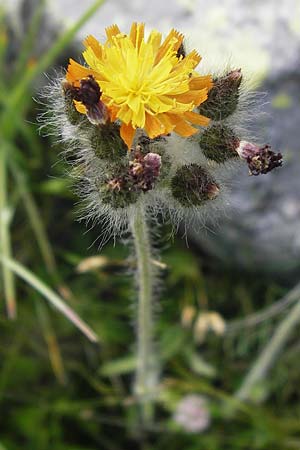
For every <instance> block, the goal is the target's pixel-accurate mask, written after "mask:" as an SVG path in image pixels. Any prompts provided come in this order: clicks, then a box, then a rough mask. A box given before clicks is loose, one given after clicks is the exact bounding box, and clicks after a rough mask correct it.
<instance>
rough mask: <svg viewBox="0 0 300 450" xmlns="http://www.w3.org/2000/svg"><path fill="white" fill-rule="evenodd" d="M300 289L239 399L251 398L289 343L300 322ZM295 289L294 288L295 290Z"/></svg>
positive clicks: (255, 364) (257, 362) (257, 360)
mask: <svg viewBox="0 0 300 450" xmlns="http://www.w3.org/2000/svg"><path fill="white" fill-rule="evenodd" d="M297 290H298V301H297V303H296V305H294V307H293V308H292V309H291V310H290V312H289V313H288V314H287V315H286V317H285V318H284V319H283V320H282V321H281V322H280V323H279V325H278V326H277V328H276V330H275V333H274V334H273V336H272V337H271V339H270V340H269V342H268V343H267V345H266V346H265V347H264V348H263V350H262V352H261V353H260V354H259V356H258V358H257V359H256V361H255V362H254V364H253V366H252V367H251V370H250V371H249V372H248V373H247V375H246V377H245V379H244V381H243V383H242V385H241V387H240V389H239V390H238V392H237V393H236V394H235V396H236V398H238V399H239V400H243V401H244V400H249V399H251V397H252V396H253V392H254V390H255V388H256V386H258V384H259V383H260V382H261V381H263V380H264V379H265V378H266V377H267V374H268V372H269V370H270V369H271V368H272V367H273V365H274V364H275V363H276V361H278V357H279V354H280V352H281V350H282V349H283V347H284V346H285V344H286V343H287V341H288V339H289V337H290V336H291V334H292V332H293V331H294V330H295V327H296V326H297V325H298V324H299V323H300V288H299V286H298V287H297ZM293 291H294V290H293Z"/></svg>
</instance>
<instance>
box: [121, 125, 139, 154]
mask: <svg viewBox="0 0 300 450" xmlns="http://www.w3.org/2000/svg"><path fill="white" fill-rule="evenodd" d="M134 135H135V129H134V128H133V126H132V125H131V124H130V123H129V124H128V125H126V124H125V123H122V125H121V128H120V136H121V138H122V139H123V141H124V142H125V144H126V145H127V147H128V150H130V149H131V146H132V142H133V138H134Z"/></svg>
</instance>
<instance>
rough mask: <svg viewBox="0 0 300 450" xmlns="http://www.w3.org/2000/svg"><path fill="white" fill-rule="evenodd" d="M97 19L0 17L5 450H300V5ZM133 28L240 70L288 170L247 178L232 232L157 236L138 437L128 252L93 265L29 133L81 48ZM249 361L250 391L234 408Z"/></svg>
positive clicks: (185, 6)
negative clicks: (151, 359)
mask: <svg viewBox="0 0 300 450" xmlns="http://www.w3.org/2000/svg"><path fill="white" fill-rule="evenodd" d="M98 3H100V2H98ZM93 4H94V2H92V1H90V0H89V1H87V0H85V1H82V2H75V1H71V0H51V2H50V1H49V2H47V1H42V0H9V1H8V0H7V1H5V0H1V1H0V127H1V134H0V154H1V158H0V210H1V214H0V229H1V232H0V235H1V243H0V245H1V258H2V261H5V263H3V265H2V273H1V277H2V278H1V286H0V295H1V315H0V450H19V449H20V448H22V449H25V450H48V449H49V450H50V448H51V450H52V449H55V450H79V449H81V450H96V449H101V450H102V449H105V450H106V449H107V450H124V449H127V448H128V449H143V450H146V449H147V450H148V449H153V450H159V449H166V448H167V449H168V448H172V449H175V450H176V449H178V450H179V449H180V450H181V449H185V450H198V449H202V448H203V449H205V450H214V449H216V450H221V449H222V450H223V449H230V450H235V449H248V448H251V449H268V450H276V449H278V450H285V449H299V448H300V405H299V394H300V391H299V386H300V385H299V378H300V362H299V360H300V359H299V350H300V341H299V332H298V331H297V330H299V322H300V317H299V322H298V315H299V316H300V314H299V312H298V310H297V302H299V301H300V288H299V286H298V285H297V283H298V281H299V275H300V200H299V190H300V178H299V175H298V174H299V172H300V158H299V152H300V127H299V124H300V1H299V0H284V1H282V2H278V1H275V0H265V1H263V2H262V1H259V0H243V1H242V0H223V1H222V2H221V1H218V0H211V1H210V2H205V1H204V0H169V1H168V2H162V1H158V0H153V1H151V2H150V1H146V0H132V1H130V0H123V1H122V0H107V1H106V2H104V4H103V5H102V6H101V7H100V8H99V9H98V10H97V11H94V12H93V14H90V17H89V18H88V17H87V16H86V17H85V16H84V15H85V14H86V11H87V10H88V9H89V8H91V7H92V5H93ZM95 9H96V8H95ZM85 19H87V20H85ZM132 21H143V22H145V23H146V25H147V29H148V30H150V29H151V28H157V29H159V30H161V31H163V32H165V33H167V32H168V31H169V30H170V28H173V27H174V28H177V29H179V30H180V31H182V32H183V33H184V34H185V35H186V38H187V45H188V46H189V47H190V48H196V49H197V50H198V51H199V52H200V54H201V55H202V56H203V61H202V62H201V66H202V68H203V70H204V71H217V72H218V71H221V72H224V71H226V69H227V68H228V69H229V68H242V70H243V73H244V78H245V86H247V87H248V88H249V89H255V90H257V91H258V93H259V94H258V95H257V98H258V101H259V103H260V105H261V106H260V110H261V112H260V114H259V115H252V114H251V111H250V113H249V110H247V114H249V117H246V118H245V119H246V121H247V122H248V125H249V130H250V131H249V133H250V136H251V135H253V136H254V139H255V140H256V141H257V142H259V143H265V142H268V143H270V144H272V146H273V147H274V148H275V149H276V150H278V151H279V150H280V151H281V152H282V154H283V156H284V166H283V168H282V169H280V170H277V171H274V172H272V173H271V174H269V175H267V176H265V175H262V176H261V177H248V174H247V169H246V168H245V167H244V168H242V169H241V170H240V173H238V174H237V175H235V177H234V178H233V179H232V194H231V204H230V205H229V206H228V210H227V212H226V215H225V216H223V217H220V219H219V221H218V224H217V225H215V224H210V223H208V224H207V226H206V228H205V229H204V228H203V227H202V226H201V224H199V227H196V228H194V229H193V230H190V235H189V237H188V242H189V245H188V247H187V245H186V241H185V240H183V239H181V234H180V232H179V235H178V237H176V238H175V239H174V240H173V241H169V240H168V239H167V238H168V236H169V232H170V230H169V228H168V226H164V227H163V228H162V230H161V246H162V248H163V252H162V262H163V263H164V268H163V271H162V279H163V283H164V285H165V288H164V290H163V292H162V295H161V300H160V306H159V311H160V312H159V315H158V317H157V337H158V338H157V340H158V342H159V348H160V352H161V355H162V360H163V366H164V370H163V372H162V374H161V395H160V397H159V399H158V403H157V416H156V421H155V423H154V424H153V425H152V426H151V427H150V428H149V429H148V430H144V432H141V430H139V427H138V426H137V421H138V418H137V417H138V414H137V408H136V405H135V402H134V399H133V398H132V396H131V384H132V374H133V371H134V364H135V362H134V341H135V336H134V329H133V326H132V308H134V307H135V306H134V300H133V298H134V288H133V285H132V280H131V278H130V276H128V264H129V263H128V256H129V255H128V247H127V246H126V245H123V244H122V242H117V243H116V245H115V246H114V245H113V243H112V242H111V243H108V244H107V245H106V246H105V247H104V248H103V249H102V250H101V252H99V251H98V248H97V237H98V235H99V230H100V228H101V224H99V228H97V227H94V228H92V229H89V230H87V228H86V226H85V224H84V223H79V222H78V221H77V220H76V210H77V209H78V207H77V205H76V204H77V200H78V199H77V198H76V197H75V195H73V194H72V189H71V185H70V182H69V179H68V177H67V175H66V169H67V168H66V163H65V162H64V160H63V159H62V157H61V155H60V153H61V147H60V144H59V143H56V142H55V140H54V139H52V138H51V136H48V137H43V136H41V135H40V134H39V132H38V123H37V115H38V113H41V112H42V111H43V110H44V109H45V108H46V107H45V106H44V105H42V104H40V103H39V100H38V99H39V93H40V92H43V90H44V86H45V85H47V84H48V83H49V78H50V79H51V77H53V76H55V72H56V70H60V67H66V65H67V62H68V58H69V57H70V56H72V57H74V58H77V59H78V58H79V59H80V53H81V50H82V45H81V41H82V39H83V38H84V37H85V36H86V35H87V34H94V35H95V36H96V37H97V38H99V39H100V38H102V37H103V36H104V29H105V27H106V26H108V25H110V24H113V23H117V24H118V25H119V27H120V28H121V29H122V30H127V29H128V28H129V27H130V24H131V22H132ZM33 99H37V101H34V100H33ZM3 255H4V256H3ZM90 258H92V259H90ZM55 301H56V302H57V301H60V302H63V304H64V305H68V306H69V307H70V308H72V310H73V311H76V312H77V313H78V314H79V316H80V317H81V319H82V320H84V321H85V322H86V323H88V324H89V325H90V326H91V327H92V329H93V330H94V331H95V332H96V333H97V335H98V336H99V344H93V343H91V342H89V340H88V339H87V338H86V337H84V336H83V335H82V334H80V332H79V331H78V329H77V328H76V327H75V326H74V325H73V324H72V323H71V322H70V321H69V320H68V318H70V314H69V315H68V314H67V316H68V317H67V318H66V317H64V316H63V315H61V314H60V313H59V312H58V311H57V310H55V309H53V307H52V306H53V303H54V302H55ZM51 305H52V306H51ZM7 316H11V317H15V319H14V320H9V318H8V317H7ZM75 322H76V320H75ZM283 334H284V336H285V338H284V339H282V345H281V346H280V349H279V350H280V351H278V352H277V353H276V354H275V355H273V356H272V358H270V359H269V360H268V354H270V352H271V351H272V345H273V344H274V342H276V340H278V339H280V338H281V337H282V336H283ZM269 351H270V352H269ZM257 358H261V359H258V361H262V364H261V365H260V366H259V367H260V369H261V370H262V369H263V370H262V372H261V377H260V378H259V382H258V383H256V384H255V387H254V388H253V389H251V390H249V392H247V402H246V403H245V404H244V405H242V406H241V405H239V406H237V405H236V396H235V394H236V393H237V392H240V391H239V388H240V386H241V385H242V386H244V381H245V377H246V375H247V374H248V375H249V374H251V367H253V364H254V363H255V361H257ZM256 367H257V366H256ZM246 380H247V377H246Z"/></svg>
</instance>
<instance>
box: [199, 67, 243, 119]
mask: <svg viewBox="0 0 300 450" xmlns="http://www.w3.org/2000/svg"><path fill="white" fill-rule="evenodd" d="M241 81H242V72H241V69H236V70H232V71H231V72H229V73H228V74H227V75H225V76H223V77H220V78H216V79H214V85H213V87H212V89H211V90H210V91H209V93H208V98H207V100H206V101H205V102H204V103H202V104H201V105H200V106H199V112H200V114H203V115H206V116H207V117H209V118H210V119H212V120H215V121H219V120H223V119H226V117H228V116H230V115H231V114H233V113H234V112H235V110H236V108H237V106H238V101H239V88H240V85H241Z"/></svg>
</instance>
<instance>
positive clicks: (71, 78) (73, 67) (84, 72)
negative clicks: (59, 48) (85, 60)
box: [66, 59, 95, 86]
mask: <svg viewBox="0 0 300 450" xmlns="http://www.w3.org/2000/svg"><path fill="white" fill-rule="evenodd" d="M89 75H93V76H95V72H94V71H93V70H92V69H89V68H88V67H84V66H82V65H81V64H78V63H77V62H76V61H74V60H73V59H70V62H69V65H68V69H67V74H66V80H67V81H68V82H69V83H72V84H73V85H74V86H79V85H80V80H82V78H86V77H88V76H89Z"/></svg>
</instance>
